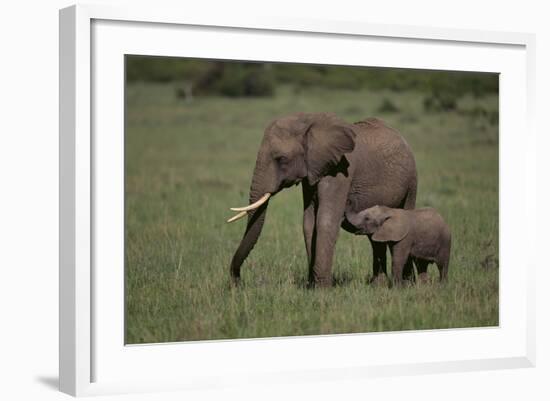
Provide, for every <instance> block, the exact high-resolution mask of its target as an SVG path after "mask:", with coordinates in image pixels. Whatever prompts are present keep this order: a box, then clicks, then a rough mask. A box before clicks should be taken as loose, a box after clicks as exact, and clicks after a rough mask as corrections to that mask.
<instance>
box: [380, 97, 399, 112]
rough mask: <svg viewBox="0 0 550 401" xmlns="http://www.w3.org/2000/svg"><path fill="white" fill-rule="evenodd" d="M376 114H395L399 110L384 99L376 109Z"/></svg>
mask: <svg viewBox="0 0 550 401" xmlns="http://www.w3.org/2000/svg"><path fill="white" fill-rule="evenodd" d="M378 112H380V113H397V112H399V109H398V108H397V106H396V105H395V104H393V102H392V101H391V100H389V99H384V100H383V101H382V104H381V105H380V107H378Z"/></svg>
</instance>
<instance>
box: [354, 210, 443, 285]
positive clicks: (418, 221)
mask: <svg viewBox="0 0 550 401" xmlns="http://www.w3.org/2000/svg"><path fill="white" fill-rule="evenodd" d="M346 218H347V219H348V220H349V221H350V222H351V223H352V224H353V225H354V226H355V227H357V228H358V231H357V232H356V234H363V235H369V236H370V238H371V240H372V241H374V242H381V243H385V244H388V245H389V247H390V251H391V255H392V273H393V280H394V283H395V284H398V285H399V284H402V282H403V267H404V265H405V263H406V261H407V259H408V258H409V257H410V258H412V259H413V261H414V263H415V265H416V267H417V269H418V276H419V280H420V281H426V280H427V278H428V275H427V271H428V265H429V264H430V263H436V264H437V267H438V269H439V278H440V281H445V280H446V279H447V272H448V269H449V256H450V252H451V231H450V230H449V227H448V226H447V224H446V223H445V221H444V220H443V217H441V215H440V214H439V213H437V211H436V210H435V209H433V208H423V209H415V210H401V209H392V208H388V207H385V206H374V207H371V208H369V209H366V210H363V211H361V212H359V213H354V212H353V211H346Z"/></svg>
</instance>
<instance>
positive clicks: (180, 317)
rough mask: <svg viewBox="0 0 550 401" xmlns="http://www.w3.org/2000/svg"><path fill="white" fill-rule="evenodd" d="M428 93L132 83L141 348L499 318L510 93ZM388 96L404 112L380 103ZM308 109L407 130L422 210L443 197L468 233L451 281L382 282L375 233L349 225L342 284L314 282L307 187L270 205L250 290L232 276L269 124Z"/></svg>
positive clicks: (133, 303) (130, 308) (129, 202)
mask: <svg viewBox="0 0 550 401" xmlns="http://www.w3.org/2000/svg"><path fill="white" fill-rule="evenodd" d="M423 99H424V94H422V93H415V92H390V91H387V92H385V91H379V92H373V91H345V90H328V89H308V90H301V91H295V90H293V89H292V88H290V87H280V88H278V90H277V95H276V96H275V97H271V98H240V99H230V98H222V97H203V98H200V97H198V98H196V99H195V100H194V101H192V102H190V103H186V102H185V101H183V100H181V99H177V98H176V96H175V88H174V86H173V85H172V84H145V83H134V84H131V85H128V87H127V100H126V101H127V105H126V106H127V108H126V132H125V162H126V166H125V168H126V183H125V195H126V199H125V202H126V205H125V215H126V227H125V230H126V249H125V279H126V343H152V342H167V341H184V340H204V339H224V338H243V337H266V336H268V337H272V336H292V335H305V334H326V333H351V332H373V331H394V330H410V329H434V328H451V327H453V328H456V327H475V326H495V325H498V322H499V320H498V316H499V315H498V294H499V292H498V288H499V287H498V278H499V270H498V238H499V237H498V216H499V213H498V121H494V119H493V120H492V121H491V118H488V117H487V113H489V115H490V113H493V116H494V115H495V114H496V112H497V111H498V97H497V96H494V95H493V96H487V97H482V98H473V97H463V98H461V99H459V101H458V108H457V110H455V111H452V112H432V113H427V112H426V111H425V110H424V106H423ZM384 100H389V101H390V102H391V103H392V104H393V105H395V106H396V107H397V109H399V110H398V111H397V112H395V111H394V112H383V111H380V110H379V108H380V105H381V104H383V103H384ZM296 111H304V112H313V111H331V112H335V113H336V114H338V115H339V116H340V117H342V118H343V119H345V120H347V121H349V122H353V121H357V120H359V119H363V118H365V117H368V116H376V117H379V118H382V119H384V120H385V121H387V122H388V123H389V124H390V125H391V126H393V127H395V128H397V129H398V130H399V131H400V132H401V133H402V134H403V136H404V137H405V138H406V140H407V141H408V142H409V144H410V145H411V147H412V149H413V151H414V154H415V157H416V161H417V167H418V175H419V186H418V197H417V206H418V207H423V206H433V207H435V208H437V209H438V210H439V211H440V212H441V214H442V215H443V216H444V218H445V219H446V220H447V222H448V224H449V226H450V227H451V230H452V234H453V247H452V251H451V262H450V267H449V282H448V284H446V285H443V286H440V285H439V284H437V283H431V284H427V285H417V286H412V287H408V288H402V289H392V288H381V287H373V286H369V285H368V284H367V280H368V278H369V276H370V275H371V274H372V268H371V256H372V255H371V249H370V245H369V242H368V239H367V238H366V237H360V236H353V235H350V234H348V233H346V232H344V231H343V230H341V231H340V236H339V240H338V244H337V248H336V252H335V258H334V264H333V275H334V279H335V286H334V287H333V288H331V289H327V290H308V289H306V287H305V285H306V281H307V262H306V254H305V247H304V242H303V237H302V224H301V221H302V200H301V190H300V188H292V189H287V190H285V191H283V192H281V193H280V194H278V195H277V196H276V197H275V198H274V199H272V201H271V202H270V207H269V210H268V215H267V220H266V224H265V226H264V230H263V234H262V236H261V237H260V240H259V242H258V244H257V245H256V247H255V249H254V250H253V251H252V253H251V255H250V256H249V258H248V259H247V260H246V261H245V264H244V265H243V270H242V276H243V281H244V284H245V285H244V286H242V288H232V287H231V286H230V285H229V263H230V261H231V257H232V255H233V252H234V251H235V249H236V247H237V246H238V244H239V241H240V239H241V236H242V233H243V231H244V227H245V224H246V223H245V221H244V220H241V221H239V222H237V223H233V224H226V223H225V220H226V219H227V218H228V217H230V216H231V215H232V213H231V212H230V211H229V210H228V208H229V207H230V206H239V205H242V204H246V203H247V200H248V188H249V186H250V178H251V174H252V169H253V167H254V163H255V157H256V152H257V149H258V146H259V143H260V140H261V138H262V135H263V130H264V128H265V126H266V125H267V123H268V122H269V121H270V120H271V119H273V118H275V117H277V116H281V115H285V114H288V113H292V112H296ZM389 270H390V269H389ZM430 275H431V277H432V278H434V279H435V278H436V277H437V269H436V267H435V266H433V265H432V266H430Z"/></svg>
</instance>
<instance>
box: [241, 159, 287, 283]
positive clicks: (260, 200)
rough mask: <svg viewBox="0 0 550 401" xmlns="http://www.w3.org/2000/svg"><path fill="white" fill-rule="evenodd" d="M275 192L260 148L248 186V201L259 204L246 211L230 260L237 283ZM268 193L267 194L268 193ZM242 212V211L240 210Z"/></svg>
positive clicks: (271, 174) (271, 177)
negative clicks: (237, 245)
mask: <svg viewBox="0 0 550 401" xmlns="http://www.w3.org/2000/svg"><path fill="white" fill-rule="evenodd" d="M275 192H277V183H276V177H275V174H274V172H273V171H271V168H270V165H269V162H268V159H267V157H266V156H265V152H264V151H263V150H262V149H260V152H259V153H258V158H257V160H256V167H255V169H254V174H253V176H252V184H251V186H250V196H249V201H250V204H251V206H252V205H254V204H259V206H258V207H257V208H255V209H253V210H248V211H245V212H244V213H247V212H248V222H247V224H246V230H245V232H244V235H243V238H242V239H241V242H240V244H239V247H238V248H237V250H236V251H235V254H234V255H233V259H232V260H231V278H232V279H233V282H234V283H238V282H239V281H240V277H241V265H242V264H243V262H244V261H245V259H246V258H247V256H248V254H249V253H250V251H252V248H254V245H256V242H257V241H258V238H259V237H260V234H261V232H262V228H263V225H264V221H265V216H266V214H267V207H268V205H269V196H271V194H274V193H275ZM268 194H269V195H268ZM243 209H246V208H234V209H233V210H243ZM241 213H243V212H241Z"/></svg>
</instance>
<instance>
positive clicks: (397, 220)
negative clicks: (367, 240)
mask: <svg viewBox="0 0 550 401" xmlns="http://www.w3.org/2000/svg"><path fill="white" fill-rule="evenodd" d="M408 233H409V224H408V222H407V220H406V219H405V218H404V216H401V214H400V213H390V214H389V217H388V218H387V219H386V220H385V221H384V222H383V223H382V225H381V226H380V227H379V228H378V230H376V232H375V233H374V234H373V236H372V239H373V240H374V241H377V242H389V241H393V242H398V241H401V240H402V239H403V238H405V236H406V235H407V234H408Z"/></svg>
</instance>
